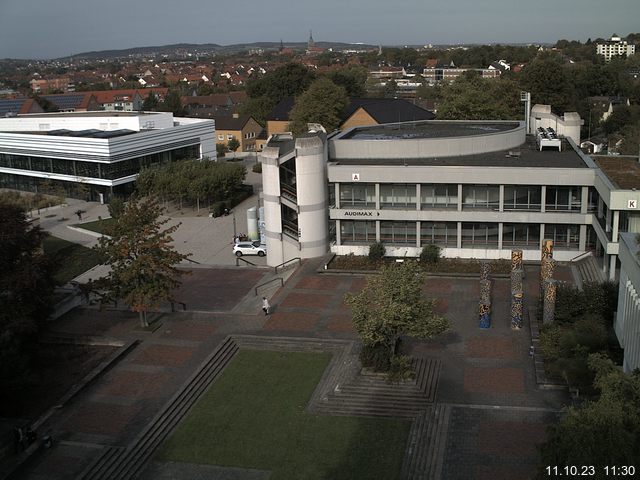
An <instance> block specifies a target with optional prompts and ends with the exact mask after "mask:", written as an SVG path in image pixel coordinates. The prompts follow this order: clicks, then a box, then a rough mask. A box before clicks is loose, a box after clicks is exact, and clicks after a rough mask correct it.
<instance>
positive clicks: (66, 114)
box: [17, 110, 166, 118]
mask: <svg viewBox="0 0 640 480" xmlns="http://www.w3.org/2000/svg"><path fill="white" fill-rule="evenodd" d="M163 113H164V114H166V112H123V111H120V110H113V111H112V110H96V111H89V112H46V113H25V114H22V115H18V117H17V118H21V117H28V118H50V117H143V116H146V115H161V114H163Z"/></svg>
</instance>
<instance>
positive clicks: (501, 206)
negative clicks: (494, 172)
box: [498, 185, 504, 212]
mask: <svg viewBox="0 0 640 480" xmlns="http://www.w3.org/2000/svg"><path fill="white" fill-rule="evenodd" d="M498 211H499V212H504V185H500V195H499V201H498Z"/></svg>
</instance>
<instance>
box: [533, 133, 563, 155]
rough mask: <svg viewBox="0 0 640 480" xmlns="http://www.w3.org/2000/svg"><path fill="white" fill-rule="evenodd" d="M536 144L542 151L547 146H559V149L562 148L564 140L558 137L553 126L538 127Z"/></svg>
mask: <svg viewBox="0 0 640 480" xmlns="http://www.w3.org/2000/svg"><path fill="white" fill-rule="evenodd" d="M536 145H537V146H538V150H540V151H542V149H543V148H546V147H550V148H557V149H558V151H561V150H562V141H561V140H560V138H558V134H557V133H556V131H555V130H554V129H553V128H551V127H549V128H547V129H545V128H542V127H538V132H537V135H536Z"/></svg>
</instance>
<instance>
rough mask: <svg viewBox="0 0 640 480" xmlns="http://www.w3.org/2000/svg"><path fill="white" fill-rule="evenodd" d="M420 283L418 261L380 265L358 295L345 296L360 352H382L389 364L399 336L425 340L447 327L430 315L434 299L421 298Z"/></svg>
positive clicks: (422, 275) (423, 280)
mask: <svg viewBox="0 0 640 480" xmlns="http://www.w3.org/2000/svg"><path fill="white" fill-rule="evenodd" d="M424 282H425V272H424V271H423V270H422V268H421V267H420V265H419V264H418V262H415V261H405V262H402V263H394V264H391V265H387V266H383V267H382V269H381V270H380V274H379V275H372V276H370V277H368V278H367V285H366V286H365V288H364V289H363V290H362V291H361V292H360V293H358V294H356V295H353V294H350V293H347V294H346V295H345V301H346V303H347V304H348V305H349V306H350V307H351V309H352V313H353V323H354V325H355V327H356V330H357V331H358V335H359V336H360V338H361V339H362V343H363V351H365V352H366V351H372V350H381V351H383V352H384V353H386V358H387V359H388V361H387V362H386V363H387V365H389V363H390V360H391V358H393V357H394V356H395V354H396V347H397V344H398V340H399V339H400V337H401V336H403V335H407V336H409V337H415V338H423V339H426V338H432V337H434V336H436V335H439V334H441V333H443V332H444V331H446V330H447V329H448V328H449V322H448V320H447V319H445V318H443V317H441V316H439V315H436V314H435V313H434V311H433V309H434V304H435V300H426V299H425V298H424V292H423V290H422V289H423V287H424Z"/></svg>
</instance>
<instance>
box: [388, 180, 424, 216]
mask: <svg viewBox="0 0 640 480" xmlns="http://www.w3.org/2000/svg"><path fill="white" fill-rule="evenodd" d="M380 208H390V209H411V210H415V209H416V186H415V185H411V184H402V183H401V184H385V183H383V184H380Z"/></svg>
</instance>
